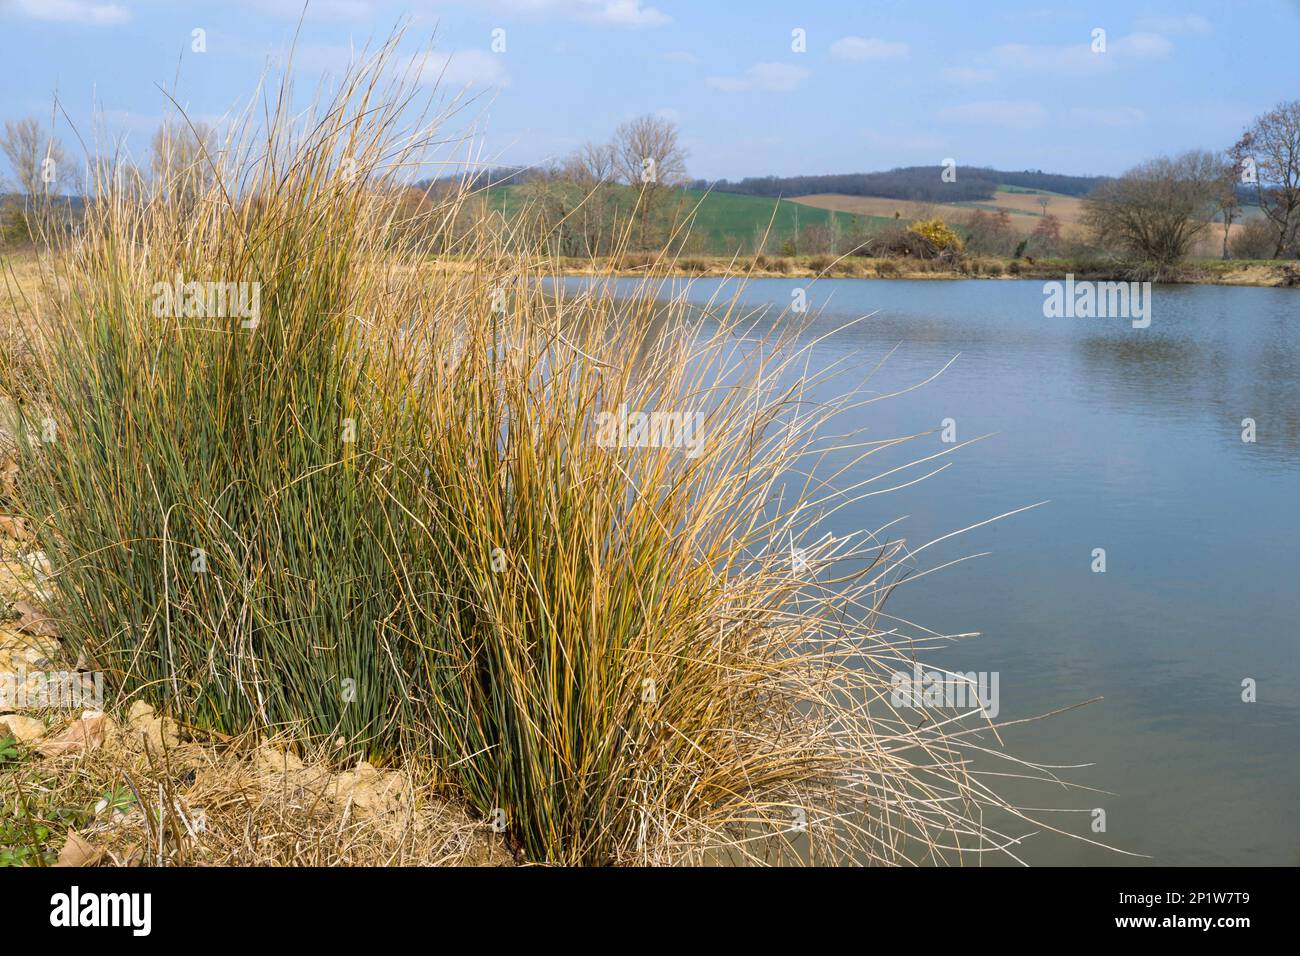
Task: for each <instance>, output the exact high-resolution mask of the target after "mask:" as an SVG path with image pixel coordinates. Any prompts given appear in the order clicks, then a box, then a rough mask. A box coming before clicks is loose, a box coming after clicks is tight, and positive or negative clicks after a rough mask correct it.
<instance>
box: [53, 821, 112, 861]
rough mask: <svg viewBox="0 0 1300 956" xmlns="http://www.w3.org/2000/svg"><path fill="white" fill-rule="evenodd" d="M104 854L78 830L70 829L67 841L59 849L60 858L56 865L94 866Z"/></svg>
mask: <svg viewBox="0 0 1300 956" xmlns="http://www.w3.org/2000/svg"><path fill="white" fill-rule="evenodd" d="M103 855H104V851H103V850H100V849H97V848H96V847H95V845H94V844H92V843H91V842H90V841H89V840H87V839H86V838H85V837H83V836H82V835H81V834H79V833H78V832H77V831H76V830H69V831H68V839H67V842H66V843H64V844H63V849H62V850H60V851H59V860H58V862H57V863H55V864H54V865H55V866H94V865H95V864H96V863H98V862H99V860H100V858H101V857H102V856H103Z"/></svg>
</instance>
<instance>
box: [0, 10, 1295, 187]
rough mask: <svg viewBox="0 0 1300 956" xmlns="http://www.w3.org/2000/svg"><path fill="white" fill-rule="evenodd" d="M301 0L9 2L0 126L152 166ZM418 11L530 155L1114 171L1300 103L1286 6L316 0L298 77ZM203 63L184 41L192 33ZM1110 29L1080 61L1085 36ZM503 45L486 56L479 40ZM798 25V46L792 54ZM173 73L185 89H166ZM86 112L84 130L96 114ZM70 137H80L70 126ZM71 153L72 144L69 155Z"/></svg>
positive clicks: (235, 93)
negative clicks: (649, 119)
mask: <svg viewBox="0 0 1300 956" xmlns="http://www.w3.org/2000/svg"><path fill="white" fill-rule="evenodd" d="M300 10H301V3H300V2H299V0H260V2H255V0H222V2H200V0H193V2H186V0H138V2H137V0H0V62H2V63H3V64H4V66H3V69H4V76H5V82H4V84H3V85H2V86H0V120H4V119H14V118H17V117H20V116H24V115H29V114H35V115H39V116H42V117H44V118H48V117H49V115H50V108H51V102H52V98H53V95H54V93H55V92H56V91H57V92H58V95H59V98H60V101H61V102H62V103H63V105H64V108H65V109H66V111H67V113H68V114H69V116H70V117H71V119H72V121H73V122H74V123H75V124H76V126H77V129H78V130H79V131H80V132H81V134H82V136H83V137H87V138H89V137H90V136H91V135H92V130H94V129H95V128H96V127H98V128H101V129H103V130H105V131H107V135H108V136H110V137H111V136H125V137H126V141H127V145H128V149H130V150H131V151H132V152H135V153H138V154H143V153H144V151H145V148H146V147H147V144H148V140H149V136H150V135H151V133H152V131H153V129H154V128H155V127H156V126H157V125H158V123H159V122H160V121H161V120H162V118H163V117H164V115H165V113H166V112H167V110H168V102H167V100H166V98H165V97H164V95H163V94H162V92H161V91H160V89H159V87H160V86H165V87H168V88H169V89H170V88H172V87H173V85H175V89H176V90H177V92H178V96H179V99H180V101H181V102H182V103H183V104H184V105H185V107H186V109H187V110H188V111H189V112H190V113H191V114H192V115H195V116H199V117H202V118H206V119H209V120H215V119H217V118H219V117H221V116H222V115H225V114H227V113H229V112H230V111H231V110H232V108H234V107H236V106H238V105H240V104H242V103H244V102H246V101H247V99H248V97H249V96H250V95H251V93H252V92H253V90H254V88H255V85H256V83H257V81H258V78H259V76H260V74H261V73H262V70H263V68H264V66H265V65H266V64H267V63H268V61H271V62H276V61H282V60H283V57H284V53H285V51H286V50H287V48H288V46H289V43H290V41H291V39H292V36H293V32H294V28H295V24H296V21H297V18H298V15H299V12H300ZM404 18H405V19H407V20H409V23H410V32H409V35H408V42H407V43H406V44H405V45H406V46H407V47H409V49H410V51H411V52H412V53H414V52H416V51H417V50H418V49H419V48H420V47H422V46H424V45H426V44H428V43H429V42H430V41H432V44H433V49H434V51H435V52H436V55H437V56H438V57H439V58H442V59H439V60H438V61H437V62H438V63H440V64H443V63H445V64H446V74H445V78H446V83H447V89H448V90H450V89H452V88H455V89H456V90H460V89H463V88H466V87H467V86H468V88H469V89H470V90H472V91H474V92H476V93H478V94H480V96H479V98H478V99H476V100H475V101H474V102H473V104H472V105H471V106H470V107H469V108H468V109H467V110H466V111H464V112H462V113H461V114H459V116H458V118H457V120H456V123H457V130H456V131H457V132H463V133H468V132H471V131H473V132H474V133H475V134H477V135H478V136H480V137H481V139H480V142H481V143H482V148H481V151H480V152H481V155H483V156H484V157H486V158H490V159H494V160H498V161H501V162H521V163H532V162H538V161H543V160H546V159H548V158H553V157H558V156H560V155H562V154H564V153H565V152H567V151H569V150H570V149H572V148H573V147H575V146H577V145H578V144H580V143H581V142H583V141H584V140H588V139H595V140H602V139H605V138H607V137H608V135H609V133H610V131H611V130H612V129H613V128H614V127H615V126H617V125H618V123H620V122H622V121H623V120H625V119H627V118H629V117H631V116H634V115H637V114H640V113H646V112H655V113H661V114H663V115H665V116H667V117H669V118H671V119H673V120H675V121H676V122H677V123H678V124H679V125H680V127H681V132H682V138H683V141H684V143H685V145H686V146H687V148H688V150H689V159H688V168H689V170H690V173H691V174H692V175H693V176H700V177H704V178H710V179H712V178H719V177H727V178H733V179H734V178H740V177H742V176H746V175H765V174H769V173H771V174H777V175H791V174H798V173H809V174H812V173H832V172H858V171H867V170H874V169H886V168H889V167H892V166H902V165H916V164H937V163H939V162H941V161H942V160H943V159H945V158H948V157H952V158H954V159H956V160H957V163H958V165H959V166H961V165H991V166H996V167H1001V168H1015V169H1024V168H1041V169H1044V170H1047V171H1051V172H1065V173H1081V174H1082V173H1117V172H1120V171H1122V170H1123V169H1125V168H1127V167H1128V166H1131V165H1133V164H1134V163H1136V162H1138V161H1140V160H1142V159H1144V158H1147V157H1149V156H1152V155H1155V154H1159V153H1174V152H1178V151H1181V150H1184V149H1189V148H1198V147H1206V148H1222V147H1225V146H1227V145H1230V144H1231V143H1232V141H1233V140H1234V139H1235V138H1236V137H1237V135H1238V134H1239V133H1240V131H1241V129H1242V128H1243V127H1244V126H1245V125H1246V124H1247V123H1248V122H1249V121H1250V119H1251V118H1252V117H1254V116H1255V115H1256V114H1258V113H1260V112H1263V111H1264V110H1266V109H1268V108H1270V107H1272V106H1274V105H1275V104H1277V103H1278V102H1280V101H1282V100H1285V99H1294V98H1297V97H1300V65H1297V63H1298V61H1297V57H1296V52H1295V50H1296V38H1297V37H1300V0H1253V2H1240V0H1219V2H1215V3H1202V2H1182V3H1171V2H1155V3H1144V2H1142V0H1137V2H1133V0H1126V2H1103V3H1076V2H1072V0H1071V2H1058V3H1041V2H1032V0H1031V2H1027V3H1003V2H996V0H995V2H983V3H981V2H976V0H963V2H938V0H928V2H904V0H873V2H871V3H865V2H838V0H837V2H820V3H819V2H805V3H792V2H788V0H787V2H772V0H746V2H744V3H733V2H726V3H722V2H698V0H697V2H687V0H473V2H471V0H394V2H389V0H313V2H312V3H311V5H310V6H309V9H308V14H307V19H306V22H305V23H304V26H303V29H302V34H301V37H300V39H299V52H298V54H297V67H296V69H295V72H296V73H297V75H298V80H299V82H300V83H301V84H302V85H304V86H306V85H313V84H314V83H315V81H316V80H317V79H318V78H319V77H320V75H321V74H322V73H323V72H328V73H332V74H334V75H337V73H338V72H339V71H340V70H341V69H342V68H343V67H344V66H345V65H346V63H347V61H348V57H349V49H350V47H351V46H357V47H360V46H364V45H365V44H366V43H367V42H371V43H373V42H374V41H375V40H377V39H381V38H383V37H385V36H386V35H387V34H388V32H389V30H390V28H391V27H392V26H393V25H394V24H396V23H398V22H399V21H401V20H403V19H404ZM196 28H201V29H202V30H204V31H206V46H207V50H206V52H204V53H195V52H193V51H192V50H191V37H192V31H193V30H194V29H196ZM1095 28H1102V29H1104V30H1105V31H1106V51H1105V52H1104V53H1093V52H1092V50H1091V48H1090V47H1091V44H1092V31H1093V30H1094V29H1095ZM494 29H501V30H504V31H505V33H504V37H505V51H504V52H501V53H497V52H493V51H492V49H491V44H492V40H493V30H494ZM796 29H800V30H803V31H805V36H806V47H807V49H806V52H795V51H794V50H793V49H792V31H794V30H796ZM177 81H178V82H177ZM96 115H98V116H99V120H98V121H96V120H95V116H96ZM60 134H61V135H62V137H63V139H64V142H65V144H67V145H69V146H70V147H72V146H74V145H75V140H74V136H73V135H72V133H71V131H70V130H69V128H68V126H67V124H66V122H65V121H63V120H60ZM72 151H73V152H74V153H76V152H78V151H77V150H75V149H74V150H72Z"/></svg>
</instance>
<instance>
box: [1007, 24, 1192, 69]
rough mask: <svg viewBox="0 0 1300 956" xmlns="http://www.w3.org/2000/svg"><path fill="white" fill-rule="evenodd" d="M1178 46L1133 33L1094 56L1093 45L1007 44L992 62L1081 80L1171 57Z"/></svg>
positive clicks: (1159, 37)
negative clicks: (1138, 62)
mask: <svg viewBox="0 0 1300 956" xmlns="http://www.w3.org/2000/svg"><path fill="white" fill-rule="evenodd" d="M1173 48H1174V45H1173V43H1172V42H1171V41H1170V40H1169V38H1168V37H1164V36H1161V35H1160V34H1158V33H1130V34H1128V35H1127V36H1122V37H1119V38H1118V39H1116V40H1113V41H1111V42H1110V43H1108V44H1107V47H1106V51H1105V52H1104V53H1094V52H1093V50H1092V45H1091V43H1090V42H1089V41H1083V42H1080V43H1075V44H1071V45H1068V46H1029V45H1027V44H1024V43H1005V44H1003V45H1002V46H999V47H995V48H994V49H993V51H992V53H991V54H990V55H989V57H988V60H989V61H991V62H992V63H993V64H995V65H997V66H1000V67H1005V68H1009V69H1019V70H1025V71H1028V72H1031V73H1053V74H1059V75H1063V76H1080V75H1087V74H1096V73H1102V72H1106V71H1109V70H1111V69H1113V68H1115V67H1116V66H1120V65H1124V64H1127V63H1132V62H1135V61H1138V60H1151V59H1158V58H1160V57H1163V56H1167V55H1168V54H1169V52H1170V51H1171V50H1173Z"/></svg>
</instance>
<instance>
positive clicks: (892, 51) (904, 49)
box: [831, 36, 911, 60]
mask: <svg viewBox="0 0 1300 956" xmlns="http://www.w3.org/2000/svg"><path fill="white" fill-rule="evenodd" d="M910 52H911V48H910V47H909V46H908V45H907V44H906V43H903V42H901V41H894V40H879V39H877V38H876V37H852V36H850V37H841V38H840V39H838V40H836V41H835V42H834V43H832V44H831V56H832V57H834V58H835V59H837V60H898V59H902V58H904V57H906V56H907V55H908V54H909V53H910Z"/></svg>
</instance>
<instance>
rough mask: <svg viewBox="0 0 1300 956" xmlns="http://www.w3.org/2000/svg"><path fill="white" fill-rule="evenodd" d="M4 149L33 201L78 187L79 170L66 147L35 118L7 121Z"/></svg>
mask: <svg viewBox="0 0 1300 956" xmlns="http://www.w3.org/2000/svg"><path fill="white" fill-rule="evenodd" d="M0 149H2V150H4V154H5V156H6V158H8V160H9V165H10V166H11V167H13V171H14V176H15V177H17V179H18V186H19V188H21V189H22V191H23V192H24V193H25V194H26V195H27V197H28V198H29V199H38V198H42V197H50V196H58V195H61V194H63V193H64V192H65V191H69V190H71V189H74V188H75V186H76V182H77V175H76V170H74V169H73V168H72V164H71V163H70V162H68V159H67V156H66V155H65V154H64V152H63V144H62V143H60V142H59V138H58V137H57V136H55V135H54V134H52V133H49V132H47V131H46V130H45V128H44V127H42V126H41V124H40V122H39V121H37V120H36V119H35V118H34V117H27V118H26V119H20V120H9V121H7V122H6V123H5V129H4V135H3V136H0Z"/></svg>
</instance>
